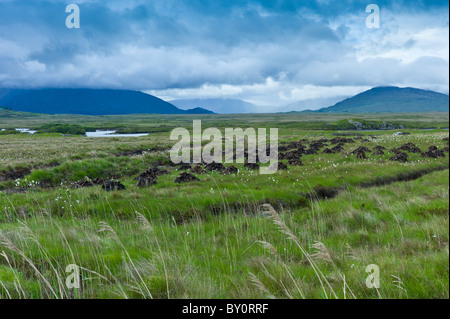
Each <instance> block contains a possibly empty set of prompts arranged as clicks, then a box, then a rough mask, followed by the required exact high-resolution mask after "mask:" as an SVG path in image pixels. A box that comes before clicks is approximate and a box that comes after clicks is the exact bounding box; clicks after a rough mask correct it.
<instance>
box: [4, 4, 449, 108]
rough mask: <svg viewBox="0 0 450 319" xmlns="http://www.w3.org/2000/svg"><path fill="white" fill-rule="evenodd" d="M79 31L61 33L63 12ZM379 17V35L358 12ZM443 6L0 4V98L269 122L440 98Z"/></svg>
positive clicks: (444, 63)
mask: <svg viewBox="0 0 450 319" xmlns="http://www.w3.org/2000/svg"><path fill="white" fill-rule="evenodd" d="M70 3H76V4H78V5H79V7H80V10H81V28H80V29H67V28H66V25H65V20H66V17H67V15H68V14H67V13H66V12H65V7H66V5H67V4H70ZM370 3H377V4H378V5H379V6H380V8H381V23H382V25H381V28H380V29H368V28H367V27H366V23H365V21H366V17H367V15H368V14H367V13H366V12H365V8H366V6H367V5H368V4H370ZM448 10H449V8H448V1H374V0H372V1H348V2H346V1H329V0H316V1H313V0H310V1H308V0H306V1H303V0H302V1H300V0H295V1H294V0H285V1H283V0H272V1H261V0H260V1H242V0H236V1H231V0H229V1H225V0H216V1H207V0H189V1H184V0H152V1H144V0H128V1H127V0H108V1H104V0H79V1H75V0H73V1H58V0H33V1H30V0H0V87H20V88H22V87H26V88H43V87H64V88H67V87H75V88H80V87H83V88H85V87H90V88H117V89H132V90H142V91H146V92H148V93H151V94H154V95H156V96H159V97H161V98H164V99H166V100H172V99H187V98H217V97H225V98H242V99H244V100H246V101H249V102H252V103H254V104H257V105H260V106H261V108H260V109H259V111H274V110H278V109H279V108H278V107H280V108H281V107H282V106H285V105H288V104H291V103H294V102H296V101H306V100H314V99H317V98H320V99H323V100H326V99H333V98H335V97H339V96H350V95H353V94H356V93H359V92H362V91H364V90H366V89H368V88H371V87H373V86H379V85H398V86H413V87H418V88H423V89H432V90H436V91H439V92H442V93H446V94H448V90H449V88H448V86H449V40H448V38H449V13H448Z"/></svg>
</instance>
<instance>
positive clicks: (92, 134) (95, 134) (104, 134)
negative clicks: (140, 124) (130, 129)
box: [86, 130, 149, 137]
mask: <svg viewBox="0 0 450 319" xmlns="http://www.w3.org/2000/svg"><path fill="white" fill-rule="evenodd" d="M116 132H117V131H101V130H97V131H95V132H86V136H87V137H141V136H148V135H149V133H142V134H116Z"/></svg>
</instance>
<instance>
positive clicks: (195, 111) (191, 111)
mask: <svg viewBox="0 0 450 319" xmlns="http://www.w3.org/2000/svg"><path fill="white" fill-rule="evenodd" d="M184 112H185V114H216V113H214V112H212V111H209V110H206V109H204V108H201V107H196V108H194V109H189V110H185V111H184Z"/></svg>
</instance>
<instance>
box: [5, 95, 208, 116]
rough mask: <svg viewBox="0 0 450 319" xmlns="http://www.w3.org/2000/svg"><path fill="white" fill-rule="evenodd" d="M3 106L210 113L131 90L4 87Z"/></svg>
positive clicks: (89, 111) (113, 112) (72, 110)
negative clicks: (186, 108) (19, 88)
mask: <svg viewBox="0 0 450 319" xmlns="http://www.w3.org/2000/svg"><path fill="white" fill-rule="evenodd" d="M1 107H8V108H11V109H13V110H14V111H21V112H33V113H44V114H83V115H120V114H145V113H147V114H210V112H209V111H207V110H201V109H196V110H195V111H185V110H180V109H179V108H177V107H176V106H175V105H173V104H170V103H168V102H165V101H163V100H161V99H159V98H157V97H155V96H152V95H149V94H145V93H142V92H139V91H128V90H96V89H40V90H15V89H13V90H10V89H0V108H1ZM192 112H195V113H192Z"/></svg>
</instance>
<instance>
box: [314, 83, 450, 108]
mask: <svg viewBox="0 0 450 319" xmlns="http://www.w3.org/2000/svg"><path fill="white" fill-rule="evenodd" d="M433 111H434V112H448V111H449V96H448V95H445V94H442V93H437V92H433V91H425V90H420V89H415V88H399V87H391V86H389V87H376V88H373V89H371V90H368V91H366V92H363V93H361V94H358V95H356V96H354V97H351V98H348V99H346V100H344V101H342V102H339V103H337V104H335V105H334V106H331V107H328V108H323V109H320V110H318V111H317V112H321V113H341V112H343V113H402V112H433Z"/></svg>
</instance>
